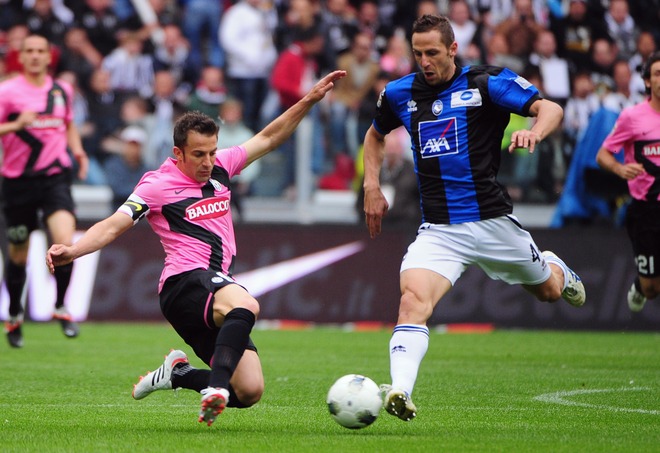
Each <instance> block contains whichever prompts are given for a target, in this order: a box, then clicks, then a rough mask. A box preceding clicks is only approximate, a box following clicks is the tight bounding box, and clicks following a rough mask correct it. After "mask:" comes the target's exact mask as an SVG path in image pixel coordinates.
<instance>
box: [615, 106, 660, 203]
mask: <svg viewBox="0 0 660 453" xmlns="http://www.w3.org/2000/svg"><path fill="white" fill-rule="evenodd" d="M603 147H604V148H606V149H607V150H609V151H610V152H612V153H618V152H619V151H621V149H622V148H623V151H624V155H623V159H624V163H631V162H639V163H641V164H642V165H644V170H645V173H643V174H642V175H640V176H638V177H636V178H635V179H632V180H630V181H628V189H629V190H630V195H631V196H632V197H633V198H634V199H636V200H645V201H658V200H660V112H658V111H656V110H654V109H653V108H652V107H651V105H650V104H649V102H648V101H647V102H642V103H640V104H637V105H635V106H633V107H628V108H627V109H624V110H623V112H621V115H619V118H618V119H617V121H616V124H615V125H614V129H612V132H610V134H609V135H608V136H607V138H606V139H605V141H604V142H603Z"/></svg>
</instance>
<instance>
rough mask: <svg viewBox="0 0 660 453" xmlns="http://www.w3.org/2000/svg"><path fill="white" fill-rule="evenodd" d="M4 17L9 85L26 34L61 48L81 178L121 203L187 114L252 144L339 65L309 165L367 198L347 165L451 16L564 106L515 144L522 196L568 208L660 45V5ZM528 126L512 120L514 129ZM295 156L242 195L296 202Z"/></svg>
mask: <svg viewBox="0 0 660 453" xmlns="http://www.w3.org/2000/svg"><path fill="white" fill-rule="evenodd" d="M0 9H1V10H2V14H0V78H2V79H4V78H7V77H11V76H12V74H14V73H16V72H17V71H19V70H20V66H19V64H20V63H19V62H18V59H17V52H18V50H19V48H20V44H21V41H22V39H23V38H24V37H25V36H27V35H28V34H30V33H38V34H41V35H44V36H45V37H47V38H48V39H49V40H50V42H51V43H52V44H53V51H52V52H53V64H52V72H53V74H54V75H57V76H58V77H62V78H65V79H66V80H68V81H69V82H70V83H72V84H73V86H74V87H75V89H76V97H75V100H74V103H75V107H74V108H75V113H76V117H75V121H76V123H77V125H78V127H79V129H80V131H81V135H82V137H83V141H84V148H85V150H86V151H87V153H88V154H89V156H90V158H91V161H92V168H91V171H90V173H89V177H88V179H87V180H86V181H81V183H85V184H107V185H109V186H110V187H112V188H113V189H115V188H117V189H116V190H119V189H121V188H122V187H124V189H123V191H122V192H121V193H116V195H117V197H119V198H118V199H117V200H119V199H120V198H121V197H124V196H125V195H126V190H127V189H126V187H129V189H128V190H130V188H132V185H133V184H134V183H135V182H137V179H138V178H139V176H140V175H141V173H142V172H144V171H146V170H149V169H154V168H156V167H157V166H159V165H160V163H161V162H162V161H163V160H164V159H165V157H167V156H170V155H171V150H172V146H173V143H172V125H173V123H174V121H175V120H176V118H177V116H178V115H180V114H181V113H182V112H185V111H188V110H199V111H202V112H204V113H207V114H209V115H211V116H212V117H214V118H217V119H218V121H219V122H220V123H221V127H220V142H221V143H220V145H222V146H230V145H234V144H238V143H241V142H242V141H244V140H245V139H246V137H249V136H250V134H251V131H258V130H259V129H261V128H262V127H263V126H264V125H265V124H266V123H267V122H268V121H269V120H270V119H272V118H274V117H275V116H277V115H278V114H279V113H280V112H281V111H282V110H283V109H286V108H287V107H289V106H290V105H292V104H293V103H295V102H296V101H297V100H298V99H300V97H301V96H302V94H303V93H305V92H306V91H307V90H308V89H309V88H310V87H311V86H312V85H313V84H314V83H315V81H316V80H317V79H318V78H319V77H320V76H321V75H324V74H325V73H327V72H328V71H330V70H333V69H336V68H339V69H345V70H347V71H348V77H346V78H345V79H343V80H340V81H339V82H338V83H337V86H336V89H335V90H334V91H333V93H331V95H330V96H328V99H326V100H324V101H323V102H322V103H321V104H319V105H318V106H317V107H315V108H314V110H313V111H312V112H311V113H310V117H311V118H312V119H313V124H314V127H313V132H312V135H311V137H312V139H311V142H310V144H309V146H310V149H311V152H312V158H311V168H309V169H308V170H309V171H310V172H313V174H314V175H315V180H316V181H317V186H318V187H320V188H328V189H347V190H355V188H356V185H355V183H354V181H353V180H352V178H355V177H356V176H355V174H356V172H355V171H350V170H349V171H345V168H346V162H347V158H348V159H350V161H351V162H354V161H355V160H356V159H357V158H358V156H359V155H360V147H361V145H362V139H363V137H364V134H365V132H366V129H367V128H368V127H369V125H370V123H371V119H372V116H373V113H374V109H375V105H376V100H377V96H378V93H379V92H380V91H381V90H382V89H383V87H384V85H385V83H387V81H389V80H392V79H394V78H397V77H400V76H402V75H405V74H407V73H409V72H411V71H414V70H415V69H416V66H415V62H414V60H413V58H412V53H411V49H410V28H411V25H412V22H413V21H414V19H415V18H416V17H418V16H419V15H421V14H425V13H433V14H444V15H447V16H448V17H449V18H450V20H451V22H452V24H453V27H454V30H455V33H456V40H457V42H458V43H459V47H458V56H457V59H458V61H459V63H460V64H462V65H468V64H494V65H500V66H507V67H510V68H511V69H513V70H514V71H516V72H518V73H519V74H521V75H523V76H524V77H525V78H527V79H528V80H529V81H531V82H533V83H534V84H535V85H536V86H537V87H539V89H540V90H541V92H542V93H543V95H544V96H545V97H547V98H549V99H552V100H554V101H556V102H558V103H560V104H561V105H562V106H563V107H564V109H565V110H564V112H565V115H564V124H563V128H562V130H561V131H559V132H557V133H556V134H555V136H553V137H552V138H551V139H550V140H546V141H544V142H543V143H542V144H541V145H542V146H540V147H539V148H538V150H537V152H536V153H534V155H529V154H528V153H526V152H525V153H522V152H521V153H514V154H511V155H509V154H508V153H507V152H506V151H504V149H505V148H506V147H507V146H508V143H506V137H505V140H504V142H503V144H502V148H503V156H502V159H503V161H502V177H503V181H504V182H505V183H506V184H507V185H508V187H509V191H510V193H511V195H512V197H513V198H514V199H517V200H521V201H535V202H550V203H552V202H555V201H556V200H557V198H558V196H559V194H560V193H561V190H562V184H563V182H564V178H565V175H566V173H567V169H568V167H569V165H570V162H571V159H572V157H573V155H574V153H575V152H576V146H577V145H576V144H578V143H579V142H580V139H581V134H582V133H583V132H584V130H586V128H587V126H588V124H589V121H590V118H592V116H593V115H594V113H595V112H597V111H598V110H599V109H603V108H605V109H608V110H611V111H614V112H620V111H621V109H622V108H624V107H626V106H628V105H632V104H634V103H637V102H640V101H641V100H642V99H644V96H645V93H644V85H643V82H642V79H641V76H640V73H641V68H642V65H643V64H644V62H645V60H646V58H648V56H649V55H650V54H651V53H652V52H653V51H654V50H655V49H656V48H657V47H658V42H660V27H658V24H659V23H660V0H644V1H641V0H419V1H413V0H378V1H377V0H238V1H232V0H0ZM525 121H528V119H527V118H522V117H520V118H516V117H512V120H511V123H512V127H513V125H515V124H520V123H521V122H525ZM402 146H405V145H402ZM136 150H137V151H136ZM295 150H296V146H295V139H294V140H292V141H291V142H289V143H287V144H286V145H285V146H283V147H282V149H281V150H279V152H276V153H273V154H272V155H269V156H267V158H264V161H263V162H262V163H261V166H260V167H255V168H251V169H250V171H249V172H247V174H246V175H245V176H244V177H242V178H241V180H240V181H237V187H239V190H240V192H241V193H242V194H244V195H246V196H249V195H259V196H290V197H295V181H294V174H295V172H294V166H295V165H296V160H295V152H296V151H295ZM405 154H406V155H409V154H410V153H405ZM338 163H341V165H338ZM340 169H343V170H342V172H341V174H339V173H338V171H339V170H340ZM358 176H359V173H358Z"/></svg>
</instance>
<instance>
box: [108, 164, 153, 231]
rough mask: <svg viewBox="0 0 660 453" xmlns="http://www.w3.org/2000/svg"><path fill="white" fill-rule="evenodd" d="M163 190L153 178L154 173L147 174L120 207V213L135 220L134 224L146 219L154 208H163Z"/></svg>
mask: <svg viewBox="0 0 660 453" xmlns="http://www.w3.org/2000/svg"><path fill="white" fill-rule="evenodd" d="M161 197H162V189H161V188H160V185H159V184H158V181H157V180H156V177H155V176H153V172H148V173H146V174H145V175H144V176H143V177H142V179H141V180H140V182H138V184H137V186H135V189H133V193H132V194H131V195H129V197H128V199H127V200H126V201H125V202H124V204H122V205H121V206H119V208H118V209H117V211H118V212H121V213H124V214H126V215H128V216H129V217H131V218H132V219H133V224H136V223H138V222H139V221H140V220H142V219H143V218H145V217H146V216H147V214H149V212H150V211H151V209H152V208H153V207H158V206H162V204H163V202H162V198H161Z"/></svg>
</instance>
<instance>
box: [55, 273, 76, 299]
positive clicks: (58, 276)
mask: <svg viewBox="0 0 660 453" xmlns="http://www.w3.org/2000/svg"><path fill="white" fill-rule="evenodd" d="M72 271H73V263H69V264H65V265H64V266H57V267H56V268H55V283H56V286H57V299H56V300H55V308H62V307H63V306H64V296H66V290H67V289H68V288H69V282H70V281H71V272H72Z"/></svg>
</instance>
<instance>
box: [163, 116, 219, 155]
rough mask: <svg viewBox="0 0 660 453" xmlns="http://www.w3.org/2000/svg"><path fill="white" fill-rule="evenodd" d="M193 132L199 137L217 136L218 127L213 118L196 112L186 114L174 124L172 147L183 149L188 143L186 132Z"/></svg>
mask: <svg viewBox="0 0 660 453" xmlns="http://www.w3.org/2000/svg"><path fill="white" fill-rule="evenodd" d="M190 131H195V132H197V133H199V134H201V135H205V136H211V135H215V136H216V137H217V136H218V125H217V124H216V122H215V121H213V118H211V117H210V116H208V115H205V114H204V113H202V112H199V111H197V110H195V111H192V112H186V113H184V114H183V115H181V117H180V118H179V119H178V120H177V121H176V123H175V124H174V134H173V139H174V146H176V147H177V148H179V149H183V147H184V146H186V144H187V142H188V132H190Z"/></svg>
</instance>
